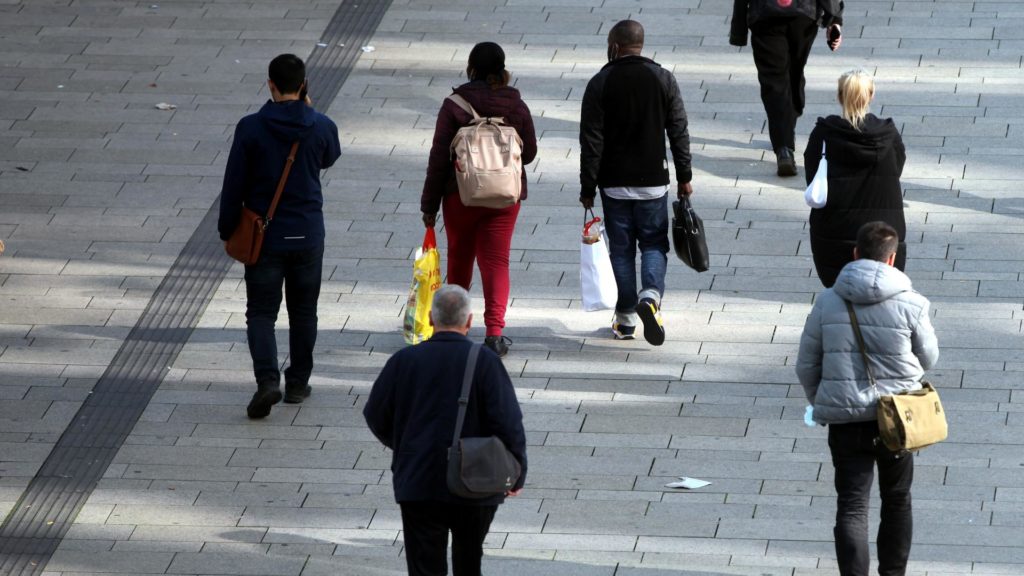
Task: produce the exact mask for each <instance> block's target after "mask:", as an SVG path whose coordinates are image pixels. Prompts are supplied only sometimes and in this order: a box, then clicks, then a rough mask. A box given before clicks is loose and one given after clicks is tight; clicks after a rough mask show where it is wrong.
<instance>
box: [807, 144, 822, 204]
mask: <svg viewBox="0 0 1024 576" xmlns="http://www.w3.org/2000/svg"><path fill="white" fill-rule="evenodd" d="M804 202H807V205H808V206H810V207H811V208H824V207H825V204H826V203H828V159H826V158H825V141H824V140H822V141H821V162H819V163H818V172H817V173H815V175H814V179H813V180H811V183H810V184H808V185H807V190H805V191H804Z"/></svg>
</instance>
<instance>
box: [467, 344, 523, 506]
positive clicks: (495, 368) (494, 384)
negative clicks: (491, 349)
mask: <svg viewBox="0 0 1024 576" xmlns="http://www.w3.org/2000/svg"><path fill="white" fill-rule="evenodd" d="M480 364H483V370H480V373H479V374H478V376H477V378H478V379H479V380H477V381H476V382H475V384H476V388H477V389H478V390H485V391H486V393H485V394H484V395H482V396H483V401H484V406H483V408H484V413H483V414H482V415H481V416H482V421H483V423H484V424H485V425H486V426H487V429H488V430H489V431H490V433H492V434H494V435H495V436H497V437H498V438H500V439H501V441H502V442H504V443H505V446H507V447H508V449H509V451H510V452H512V455H513V456H515V458H516V460H518V461H519V465H520V466H521V467H522V473H521V474H520V475H519V480H518V481H517V482H516V484H515V486H513V487H512V489H513V490H518V489H520V488H522V487H523V484H525V483H526V431H525V430H524V428H523V413H522V411H521V410H520V408H519V401H518V400H517V399H516V390H515V388H514V387H513V386H512V379H511V378H509V376H508V372H507V371H506V370H505V365H504V364H502V363H501V360H499V359H498V357H497V356H492V355H484V354H481V355H480ZM478 369H479V368H478ZM481 384H483V385H481Z"/></svg>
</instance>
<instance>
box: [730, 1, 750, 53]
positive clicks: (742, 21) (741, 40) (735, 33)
mask: <svg viewBox="0 0 1024 576" xmlns="http://www.w3.org/2000/svg"><path fill="white" fill-rule="evenodd" d="M749 3H750V0H733V4H732V23H731V24H730V25H729V44H732V45H733V46H746V45H747V5H748V4H749Z"/></svg>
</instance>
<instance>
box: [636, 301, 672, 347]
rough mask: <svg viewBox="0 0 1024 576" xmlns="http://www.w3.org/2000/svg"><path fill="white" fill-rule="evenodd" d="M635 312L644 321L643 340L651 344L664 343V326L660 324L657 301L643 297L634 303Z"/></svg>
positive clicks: (659, 344)
mask: <svg viewBox="0 0 1024 576" xmlns="http://www.w3.org/2000/svg"><path fill="white" fill-rule="evenodd" d="M636 313H637V315H638V316H640V321H641V322H643V323H644V340H647V342H648V343H649V344H651V345H652V346H661V345H662V344H664V343H665V327H664V326H662V324H661V310H660V309H659V308H658V303H657V302H655V301H654V300H651V299H650V298H643V299H641V300H640V302H639V303H638V304H637V305H636Z"/></svg>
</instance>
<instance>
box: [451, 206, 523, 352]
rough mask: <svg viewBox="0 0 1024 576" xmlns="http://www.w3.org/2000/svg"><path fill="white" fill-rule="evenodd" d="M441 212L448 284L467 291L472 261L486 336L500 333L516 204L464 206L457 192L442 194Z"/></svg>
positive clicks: (506, 298)
mask: <svg viewBox="0 0 1024 576" xmlns="http://www.w3.org/2000/svg"><path fill="white" fill-rule="evenodd" d="M442 211H443V213H444V231H445V234H446V235H447V237H448V283H449V284H458V285H459V286H462V287H463V288H465V289H466V290H469V286H470V284H471V283H472V282H473V260H474V259H475V260H476V263H477V266H479V267H480V280H481V282H482V283H483V289H484V325H485V326H486V327H487V335H488V336H500V335H501V330H502V328H504V327H505V309H506V308H508V293H509V275H508V254H509V250H511V248H512V232H513V231H515V227H516V218H517V217H518V216H519V203H518V202H516V204H515V205H514V206H509V207H508V208H502V209H494V208H478V207H475V206H464V205H463V204H462V200H461V199H460V198H459V195H458V193H452V194H447V195H445V197H444V202H443V203H442Z"/></svg>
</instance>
